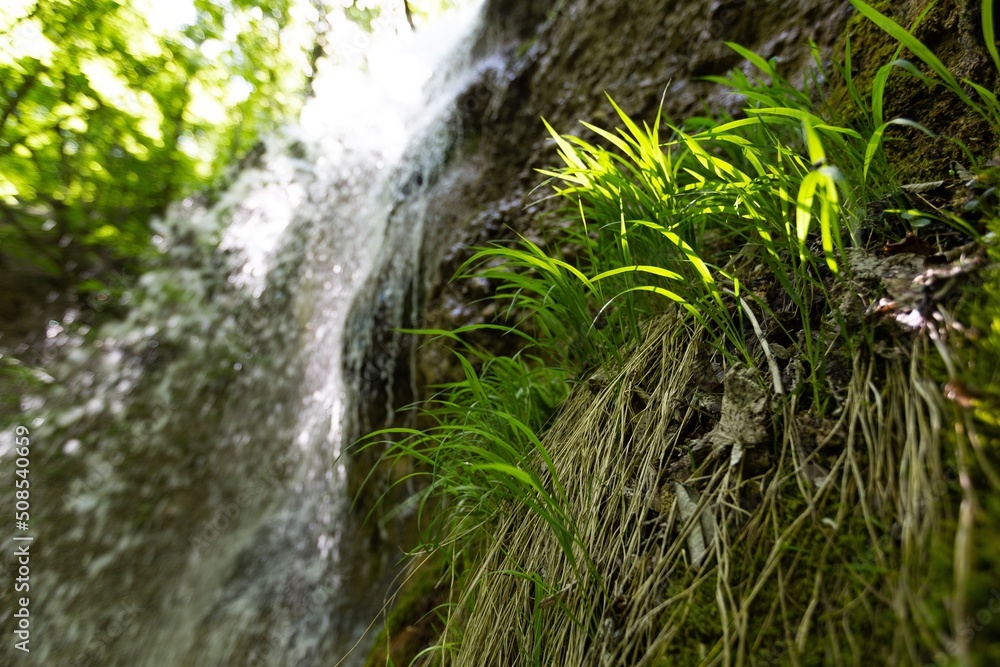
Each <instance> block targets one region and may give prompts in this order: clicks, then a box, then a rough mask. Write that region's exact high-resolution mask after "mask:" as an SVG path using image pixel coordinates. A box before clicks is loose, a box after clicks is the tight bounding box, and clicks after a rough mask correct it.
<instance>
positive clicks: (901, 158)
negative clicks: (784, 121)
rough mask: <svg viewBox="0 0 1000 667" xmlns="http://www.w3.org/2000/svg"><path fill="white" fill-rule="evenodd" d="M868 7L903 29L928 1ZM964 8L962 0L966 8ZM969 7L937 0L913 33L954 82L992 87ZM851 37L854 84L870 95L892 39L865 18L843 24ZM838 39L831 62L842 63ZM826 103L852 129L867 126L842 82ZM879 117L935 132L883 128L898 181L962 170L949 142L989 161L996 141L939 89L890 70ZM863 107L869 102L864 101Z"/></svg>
mask: <svg viewBox="0 0 1000 667" xmlns="http://www.w3.org/2000/svg"><path fill="white" fill-rule="evenodd" d="M870 4H871V5H872V6H873V7H875V9H877V10H879V11H880V12H882V13H883V14H886V15H887V16H889V17H890V18H892V19H893V20H894V21H895V22H896V23H898V24H900V25H902V26H903V27H905V28H910V27H911V26H914V24H916V23H917V21H918V19H919V17H920V14H921V13H922V12H923V11H924V9H925V8H926V7H927V6H928V5H929V4H930V2H929V1H928V0H908V1H906V2H901V3H890V2H881V1H880V2H871V3H870ZM966 4H967V3H966ZM974 13H975V12H973V10H972V9H970V8H969V7H967V6H965V4H961V3H958V2H956V0H943V1H942V2H938V3H936V4H935V5H934V6H933V8H932V9H931V10H930V11H929V12H927V14H926V16H925V17H924V18H923V19H922V20H920V21H919V24H917V26H916V29H915V30H914V35H915V36H916V37H917V38H918V39H919V40H921V41H922V42H923V43H924V44H925V45H927V46H928V47H929V48H930V49H931V50H932V51H933V52H934V53H935V55H937V56H938V57H939V58H940V59H941V60H942V62H944V64H945V65H946V66H947V67H948V69H949V70H951V72H952V73H953V74H955V75H956V77H957V78H959V79H962V78H972V79H974V80H976V81H977V82H978V83H981V84H983V85H985V86H986V87H987V88H992V89H994V90H996V84H997V79H996V72H995V71H994V70H995V68H994V67H993V66H992V64H991V62H990V60H989V56H988V54H987V52H986V49H985V47H984V46H983V44H982V38H981V34H980V32H979V30H980V28H979V19H978V16H976V15H974ZM847 36H850V43H851V51H852V53H853V57H852V65H853V67H854V70H855V71H854V72H853V76H854V80H855V86H856V87H857V89H858V90H861V91H870V90H871V84H872V81H873V79H874V78H875V75H876V73H877V72H878V70H879V68H881V67H882V66H883V65H885V64H887V63H890V62H892V60H893V58H894V56H895V53H896V48H897V42H896V41H895V40H894V39H892V38H891V37H889V36H888V35H887V34H886V33H885V32H883V31H882V30H881V29H880V28H878V27H877V26H876V25H874V24H873V23H872V22H871V21H869V20H868V19H866V18H865V17H863V16H861V15H860V14H857V15H855V16H854V17H852V18H851V20H850V21H848V24H847V28H846V30H845V39H846V37H847ZM845 39H842V40H841V43H840V47H839V49H838V59H839V60H840V61H841V62H843V54H844V45H845ZM900 57H901V58H904V59H907V60H910V61H911V62H913V63H914V64H916V65H918V67H920V68H921V69H926V68H924V67H923V66H922V64H921V63H920V62H919V60H918V59H917V58H915V57H914V56H913V55H912V54H911V53H910V52H909V51H907V50H905V49H904V50H903V51H902V53H901V54H900ZM830 98H831V99H833V100H834V104H835V106H837V107H838V108H839V111H840V112H842V113H844V114H845V116H846V117H847V118H848V120H850V121H852V122H853V123H855V124H864V123H866V122H870V110H861V109H857V108H852V106H851V104H850V101H849V96H848V95H847V90H846V87H845V86H844V85H843V82H839V83H837V84H836V85H835V86H834V90H833V91H832V92H831V95H830ZM884 100H885V109H884V119H885V120H891V119H893V118H908V119H911V120H914V121H917V122H918V123H921V124H922V125H924V126H925V127H927V128H928V129H930V130H931V131H933V132H935V133H936V134H938V135H939V137H938V138H932V137H929V136H927V135H925V134H923V133H921V132H919V131H918V130H915V129H912V128H890V129H889V131H888V132H887V133H886V137H885V140H884V149H885V153H886V156H887V158H888V159H889V162H890V164H892V165H893V166H894V167H895V168H896V169H898V172H899V176H900V178H901V179H902V180H903V181H904V182H921V181H930V180H936V179H940V178H942V177H943V176H945V175H947V173H948V169H949V168H950V166H951V164H952V163H953V162H956V161H957V162H959V163H961V164H963V165H964V166H965V167H967V168H973V167H974V166H975V165H969V164H967V162H968V161H969V160H968V157H967V156H966V155H965V153H964V152H963V151H962V149H961V148H960V146H959V145H958V144H957V143H956V142H955V141H954V140H959V141H961V142H963V143H964V144H965V145H966V146H968V148H969V149H970V150H971V151H972V153H973V154H975V155H979V156H987V157H988V156H989V155H990V154H991V153H992V151H993V149H994V148H995V146H996V144H997V139H998V137H997V135H996V133H995V131H994V129H993V128H992V127H990V124H989V123H988V122H986V121H985V120H983V119H981V118H979V117H974V116H971V115H968V114H964V113H956V110H957V109H962V106H963V105H962V103H961V101H960V100H959V99H958V98H957V97H956V96H955V95H954V94H952V93H948V92H946V91H945V90H944V88H943V87H935V88H933V89H932V90H927V89H926V87H925V86H924V85H923V84H921V83H919V82H918V81H917V80H916V79H914V78H913V77H912V76H911V75H909V74H907V73H904V72H903V71H902V70H900V69H898V68H897V69H896V71H894V72H893V73H892V74H891V75H890V77H889V80H888V83H887V85H886V89H885V95H884ZM866 101H867V102H868V103H869V105H870V99H867V100H866Z"/></svg>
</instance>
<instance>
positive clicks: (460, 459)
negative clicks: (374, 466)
mask: <svg viewBox="0 0 1000 667" xmlns="http://www.w3.org/2000/svg"><path fill="white" fill-rule="evenodd" d="M411 333H424V334H435V333H439V332H433V331H423V332H416V331H415V332H411ZM458 361H459V363H460V364H461V366H462V369H463V371H464V373H465V379H464V380H462V381H460V382H456V383H453V384H450V385H448V386H446V387H442V388H441V391H440V392H439V393H438V394H437V395H436V396H435V397H434V398H433V399H432V400H431V402H430V404H429V405H428V406H426V407H424V408H423V410H422V415H423V416H424V417H425V418H426V419H428V420H430V421H431V422H432V425H431V426H429V427H426V428H424V429H422V430H416V429H408V428H398V429H388V430H385V431H379V432H377V433H374V434H372V435H371V436H369V438H368V439H367V440H366V441H363V444H362V446H363V447H368V446H373V445H376V444H379V443H380V442H382V441H384V440H385V438H391V439H392V440H393V444H392V447H391V448H390V450H389V451H388V454H387V457H388V458H389V459H391V460H399V459H406V460H411V461H414V462H416V464H417V467H416V471H415V472H414V473H413V474H412V476H411V477H418V478H419V477H426V478H427V479H428V482H429V483H428V484H426V485H425V486H424V487H423V489H422V491H421V492H420V499H421V500H420V510H421V511H420V514H421V518H422V521H421V523H422V528H423V530H424V533H423V534H424V540H425V543H426V544H427V545H429V546H432V547H433V548H438V547H441V546H442V545H444V544H447V543H449V542H451V541H452V540H454V539H455V536H456V535H463V536H464V537H465V538H468V532H470V531H471V532H473V533H474V532H476V531H477V530H479V529H481V528H483V527H484V526H488V525H489V524H488V520H489V519H490V518H491V517H495V516H497V514H498V513H501V512H503V511H504V509H505V507H510V506H512V504H513V505H517V506H527V507H530V508H531V509H532V510H533V511H534V512H536V513H537V514H538V515H540V516H542V517H544V519H545V521H546V522H547V523H548V524H549V526H550V527H551V528H552V529H553V531H554V534H555V535H556V537H557V539H558V540H559V543H560V544H561V545H562V546H563V549H564V550H565V552H566V554H567V557H569V558H570V559H573V558H574V552H573V548H572V545H573V542H574V530H573V521H572V519H571V517H568V516H566V515H565V513H564V512H563V510H562V507H563V500H562V490H561V488H560V487H559V482H558V480H556V479H554V478H553V476H552V460H551V457H550V455H549V453H548V451H547V450H546V448H545V446H544V445H543V444H542V442H541V441H540V440H539V438H538V435H537V434H538V433H539V432H541V430H542V427H543V425H544V424H545V422H546V421H547V420H548V419H549V417H550V416H551V415H552V413H553V411H554V410H555V408H556V406H558V405H559V403H560V402H561V401H562V400H563V399H564V398H565V397H566V393H567V391H566V389H567V385H566V383H565V374H564V373H562V372H560V371H559V370H557V369H553V368H551V367H548V366H546V365H545V364H543V363H540V360H539V359H537V358H533V357H531V356H529V355H526V354H524V355H517V356H515V357H488V356H487V357H484V358H483V359H481V362H482V367H481V369H478V370H477V369H476V368H474V367H473V365H472V363H471V362H470V361H469V359H468V358H467V356H466V355H465V354H458ZM373 472H374V471H373ZM407 479H409V477H408V478H407ZM402 481H406V480H405V479H404V480H400V482H402Z"/></svg>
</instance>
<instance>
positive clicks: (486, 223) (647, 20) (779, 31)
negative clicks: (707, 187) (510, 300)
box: [345, 0, 851, 469]
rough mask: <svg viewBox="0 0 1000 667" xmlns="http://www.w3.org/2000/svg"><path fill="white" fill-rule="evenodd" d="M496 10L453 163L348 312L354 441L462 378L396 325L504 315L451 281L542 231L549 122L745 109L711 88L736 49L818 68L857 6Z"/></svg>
mask: <svg viewBox="0 0 1000 667" xmlns="http://www.w3.org/2000/svg"><path fill="white" fill-rule="evenodd" d="M483 11H484V18H485V20H484V22H483V25H482V27H481V29H480V31H479V36H478V38H477V41H476V43H475V44H474V46H473V48H472V52H473V57H474V58H478V59H479V62H480V65H479V66H478V67H477V68H476V69H477V75H476V77H475V78H474V80H473V81H472V82H471V83H469V84H468V85H467V86H466V88H465V89H464V90H463V91H462V92H460V93H459V94H458V95H457V96H456V98H455V100H454V102H453V105H454V108H455V112H454V114H453V119H452V122H453V123H454V124H455V131H454V132H453V133H451V134H450V142H451V143H450V145H449V146H448V147H447V148H446V149H445V150H444V152H445V154H446V155H447V158H446V163H445V165H444V167H443V168H442V169H441V170H440V171H439V172H438V173H437V174H435V175H434V177H433V178H423V179H421V183H420V186H419V187H411V188H408V189H403V190H401V191H400V193H399V200H398V201H397V203H396V205H395V207H394V210H393V213H392V215H391V216H390V222H389V227H388V231H387V237H386V244H385V249H384V251H383V256H382V259H381V268H380V269H376V270H375V271H373V274H372V275H373V278H372V281H371V282H370V284H369V285H368V286H367V287H366V289H365V290H363V291H362V294H361V296H360V298H359V299H358V301H357V303H356V304H355V308H354V310H353V312H352V314H351V316H350V318H349V324H348V330H349V331H355V332H357V335H356V336H354V337H353V338H352V337H351V336H349V337H348V338H349V340H348V341H347V345H348V346H349V347H350V346H353V347H354V348H355V349H353V351H352V352H351V353H350V354H347V355H345V359H348V365H349V367H348V369H347V376H348V377H349V378H352V377H353V378H355V380H356V384H355V386H356V387H357V389H358V391H357V394H358V395H359V401H358V403H359V405H358V409H357V411H356V413H355V414H354V415H353V418H352V419H351V428H350V430H351V431H352V435H354V436H356V437H357V436H360V435H363V434H364V433H366V432H368V431H370V430H371V429H377V428H380V427H383V426H385V425H387V424H390V423H393V422H394V421H398V420H399V419H400V417H399V414H398V413H393V409H394V408H399V407H400V406H402V405H405V404H407V403H409V402H411V401H413V400H414V399H416V398H419V397H420V396H421V395H422V394H423V393H424V389H423V388H424V387H427V386H428V385H430V384H435V383H439V382H442V381H447V380H451V379H455V377H456V376H455V372H456V365H455V364H454V361H453V358H452V356H451V355H450V354H448V353H447V352H442V351H441V350H437V351H434V350H432V349H424V350H420V351H419V352H415V350H414V339H413V338H412V337H408V336H403V335H401V334H398V333H395V332H394V331H393V329H395V328H399V327H414V326H416V327H431V328H443V329H451V328H455V327H457V326H460V325H462V324H467V323H470V322H476V321H482V320H483V319H486V318H489V317H491V316H492V311H491V310H490V309H489V308H488V307H484V306H485V304H482V303H480V304H477V305H470V304H473V302H474V301H476V299H482V298H483V297H485V296H489V295H488V291H487V293H483V289H482V286H481V285H478V284H476V283H475V282H474V281H464V282H451V278H452V277H453V275H454V274H455V271H456V269H457V268H458V267H459V266H460V265H461V264H462V262H464V261H465V260H466V259H468V257H469V256H470V255H471V248H472V247H474V246H478V245H483V244H485V243H488V242H490V241H493V240H497V239H501V238H511V237H513V236H514V233H515V232H517V233H523V234H527V235H529V236H536V235H538V233H539V230H540V228H541V226H542V224H543V220H544V218H545V213H546V212H547V210H548V209H549V208H551V202H540V201H539V200H541V199H542V197H544V196H546V195H547V194H548V193H547V192H544V191H535V192H533V190H534V189H535V188H536V187H537V186H538V185H539V184H540V183H541V182H542V180H543V179H542V177H541V176H539V175H538V174H537V173H536V172H535V170H536V169H539V168H545V167H549V166H551V165H553V164H554V163H555V160H556V152H555V149H554V147H553V145H552V142H551V141H548V140H547V135H546V132H545V129H544V126H543V125H542V122H541V118H542V117H544V118H546V119H547V120H548V121H549V122H550V123H551V124H552V125H553V127H555V128H556V129H557V130H558V131H561V132H577V131H581V130H582V129H583V128H581V127H580V126H579V124H578V122H577V121H578V120H580V119H587V120H589V121H592V122H594V123H596V124H598V125H601V124H606V125H614V124H615V123H614V119H613V117H612V116H613V114H614V111H613V110H612V109H611V107H610V105H609V104H608V102H607V99H606V97H605V93H608V94H610V95H611V96H612V97H613V98H614V99H615V100H616V102H617V103H618V104H619V105H620V106H621V107H622V109H623V110H625V111H626V112H627V113H629V114H631V115H633V116H636V117H639V118H647V119H650V120H651V119H652V117H653V116H654V115H655V113H656V110H657V108H658V107H659V105H660V103H661V100H662V103H663V108H664V115H665V117H667V118H671V119H676V120H678V121H679V120H682V119H684V118H686V117H689V116H691V115H694V114H697V113H702V112H703V111H704V107H703V104H705V105H707V106H708V107H709V108H714V109H728V110H735V109H736V108H738V106H739V103H740V101H739V100H737V99H735V98H734V97H733V96H731V95H728V94H727V93H726V92H725V91H723V90H721V89H719V88H718V87H717V86H715V85H714V84H709V83H706V82H704V81H700V80H699V77H704V76H708V75H722V74H725V73H726V72H727V71H728V70H729V69H731V68H732V67H735V66H740V65H741V59H740V58H739V56H738V55H736V54H735V53H734V52H733V51H732V50H731V49H729V48H728V47H727V46H726V45H725V42H726V41H734V42H738V43H740V44H742V45H744V46H746V47H748V48H751V49H753V50H754V51H756V52H757V53H759V54H760V55H762V56H764V57H766V58H771V57H777V58H779V60H780V61H781V63H782V68H783V69H784V71H785V73H786V75H787V76H788V77H789V78H791V79H792V80H796V79H798V78H801V75H802V72H803V71H804V70H805V68H806V67H808V66H809V65H810V64H811V55H810V53H809V50H808V47H807V44H808V41H809V40H810V39H812V40H814V41H816V43H817V44H818V45H819V46H820V48H821V49H824V50H826V51H830V50H832V47H833V45H834V43H835V42H836V40H837V38H838V36H839V35H840V34H841V32H842V31H843V29H844V26H845V24H846V22H847V19H848V17H849V16H850V13H851V10H850V4H849V3H848V2H846V0H845V1H842V2H835V3H829V2H820V1H819V0H799V1H792V0H783V1H779V2H766V3H763V2H751V1H749V0H722V1H720V0H699V1H692V2H677V1H676V0H640V1H634V0H548V1H544V2H538V1H535V0H488V2H487V4H486V6H485V7H484V10H483ZM742 66H744V67H747V65H746V64H745V63H743V65H742ZM438 149H439V148H438ZM438 149H435V150H438ZM404 180H406V179H404ZM411 180H412V179H410V180H406V182H408V183H409V182H411ZM414 248H417V249H418V250H417V251H416V252H413V251H412V250H411V249H414ZM497 343H498V344H502V343H501V342H499V341H497ZM364 468H365V465H363V462H362V464H361V465H358V466H357V469H364Z"/></svg>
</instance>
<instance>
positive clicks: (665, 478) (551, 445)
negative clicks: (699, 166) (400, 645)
mask: <svg viewBox="0 0 1000 667" xmlns="http://www.w3.org/2000/svg"><path fill="white" fill-rule="evenodd" d="M700 340H701V333H700V331H697V330H692V328H691V325H690V324H688V323H687V322H686V321H685V320H684V319H682V318H680V317H676V316H667V317H663V318H660V319H657V320H656V321H654V322H652V323H651V324H650V325H649V326H648V327H647V329H646V331H645V336H644V340H643V343H642V344H641V345H639V346H638V347H637V348H636V349H634V350H633V353H632V354H631V355H630V356H629V358H628V359H627V361H626V363H625V365H624V367H623V368H622V369H621V371H620V372H619V373H618V375H617V376H616V377H613V378H609V379H608V380H607V381H605V380H604V379H603V378H602V377H600V376H598V377H595V378H591V381H590V382H589V383H587V384H585V385H583V386H581V387H580V388H579V389H578V390H577V391H575V392H574V393H573V395H572V396H571V398H570V399H569V400H568V401H567V403H566V404H565V406H564V407H563V409H562V411H561V413H560V415H559V417H558V419H557V420H556V421H555V422H554V424H553V425H552V427H551V429H549V431H548V433H547V435H546V436H545V438H544V442H545V443H546V447H547V449H548V451H549V452H550V454H551V456H552V459H553V463H554V471H555V474H556V475H558V477H559V479H560V481H561V483H562V485H563V488H564V489H565V493H566V502H567V504H568V506H567V507H566V514H567V515H568V516H570V517H574V518H575V519H576V521H577V526H576V528H577V531H578V532H577V537H578V539H579V545H578V547H577V549H578V558H577V560H578V562H580V563H586V566H585V567H581V568H580V569H579V571H577V570H574V568H573V567H572V565H571V564H570V562H569V561H568V559H567V558H566V557H565V554H564V551H563V549H562V548H561V546H560V544H559V543H558V541H557V540H556V539H555V537H554V536H553V534H552V531H551V530H550V529H549V527H548V525H547V524H546V523H545V521H543V520H542V519H540V518H539V517H538V516H537V515H536V514H534V513H532V512H531V511H529V510H527V509H526V508H525V507H523V506H512V507H510V508H509V512H508V513H506V514H505V516H503V518H502V519H501V520H500V521H499V524H498V526H497V528H496V532H495V536H496V539H495V540H493V541H492V542H491V543H490V544H488V545H487V546H486V547H485V551H484V553H483V554H481V557H480V558H479V559H478V563H477V565H476V566H475V567H474V568H472V569H471V570H470V571H468V572H467V573H466V574H465V577H464V579H463V580H462V581H461V583H460V585H459V586H458V587H457V588H456V590H455V591H454V592H455V597H454V598H453V599H454V600H455V601H456V602H457V604H455V605H454V606H452V607H449V608H448V610H447V615H448V618H447V625H446V630H445V632H444V633H443V635H442V637H441V640H440V642H439V645H438V653H437V654H436V655H437V656H438V657H439V658H440V660H441V664H447V665H456V666H458V665H470V666H472V665H475V666H477V667H478V666H482V665H528V664H536V665H621V666H626V665H647V664H705V665H766V664H793V665H795V664H844V665H847V664H861V663H863V662H869V661H872V660H875V662H876V663H878V664H890V663H893V662H894V663H895V664H917V663H919V662H920V661H921V660H922V659H924V658H925V657H926V656H927V655H931V654H934V653H936V652H938V651H946V652H951V653H954V654H956V655H957V656H959V657H960V656H961V655H962V653H963V652H964V651H965V650H967V647H963V646H962V645H961V641H960V637H955V638H954V641H955V643H950V642H951V641H952V640H951V639H950V638H948V637H945V636H942V635H941V634H940V633H939V630H938V629H937V628H938V624H936V623H934V622H933V621H932V619H930V618H929V614H930V612H929V606H930V605H932V604H933V603H934V602H935V601H934V600H933V599H932V598H933V597H934V596H933V595H929V593H930V591H929V590H928V586H929V585H930V584H929V583H928V571H929V567H930V566H931V563H929V560H928V555H929V554H931V553H932V552H935V551H936V550H940V549H941V548H942V547H944V548H949V547H950V546H951V545H952V544H954V546H955V551H954V557H955V562H956V564H957V563H959V562H960V561H961V560H962V558H963V554H962V553H961V548H962V544H964V543H966V542H967V538H965V537H963V534H962V531H963V529H964V528H963V526H964V524H963V523H962V522H961V521H959V522H958V524H957V525H958V526H959V531H958V534H957V535H956V534H954V529H953V528H954V526H955V525H956V522H955V519H956V517H958V518H960V517H961V516H962V512H961V511H959V509H958V508H957V507H956V496H955V489H954V488H953V486H952V485H948V484H947V483H946V482H945V480H948V479H955V475H951V474H948V470H946V466H948V465H950V463H949V462H950V461H952V460H953V456H952V455H951V454H950V453H949V452H945V451H943V447H944V446H945V445H944V442H945V440H944V439H943V438H942V428H943V425H944V422H945V416H944V413H943V410H942V403H941V399H940V392H939V391H938V389H937V387H936V385H935V384H934V383H932V382H931V381H930V380H929V379H928V377H927V371H926V369H925V368H924V367H923V366H922V363H921V362H920V360H921V359H925V358H927V351H928V350H927V349H926V348H927V346H928V344H929V343H928V340H927V338H926V337H924V336H919V337H917V338H916V339H915V340H914V342H913V343H912V347H911V348H910V349H905V350H904V349H901V348H899V347H893V348H892V349H891V353H890V354H888V355H887V356H878V355H874V354H870V353H862V354H859V355H857V357H856V358H855V359H854V360H853V367H852V369H851V372H850V377H849V379H848V380H847V382H846V385H845V390H846V396H845V398H844V401H843V405H842V409H841V410H840V411H839V413H838V414H837V415H836V416H835V418H834V419H827V420H825V421H823V422H821V424H820V428H819V429H818V430H816V429H809V428H806V427H805V425H806V424H808V423H809V422H810V418H809V417H808V415H807V414H806V413H802V412H800V411H799V410H798V406H797V400H798V394H793V395H792V396H790V397H787V398H780V397H776V396H772V400H774V407H775V409H776V414H778V415H780V417H778V418H776V420H775V423H774V428H775V431H776V433H775V438H774V443H775V444H774V445H773V447H774V449H772V445H771V444H770V443H769V444H768V445H766V446H765V445H762V444H757V445H752V446H748V447H747V448H746V449H745V451H744V454H743V460H742V462H740V463H738V464H736V465H731V461H730V455H731V448H726V447H723V448H719V449H718V450H717V451H715V453H714V454H713V453H712V452H699V453H697V454H693V453H692V449H691V445H692V440H693V438H692V437H691V436H692V435H699V434H700V435H702V436H704V434H705V429H706V428H707V427H708V426H709V425H706V424H704V423H700V422H703V421H704V420H703V418H702V417H700V416H699V413H700V412H703V409H702V408H700V407H699V406H698V404H697V403H698V401H697V399H696V396H695V394H696V392H697V391H698V389H697V387H698V386H699V383H700V382H701V381H702V380H703V378H699V374H703V373H705V372H707V370H708V368H707V367H706V365H705V364H706V361H705V360H706V355H707V352H706V350H705V349H704V346H703V345H702V344H701V342H700ZM760 377H761V378H762V382H763V378H766V377H767V376H766V370H765V373H764V374H761V375H760ZM693 399H695V400H693ZM696 422H699V423H698V424H696ZM697 449H698V448H697V447H695V450H697ZM698 456H703V458H702V460H699V461H694V463H693V465H692V460H693V457H698ZM754 469H757V471H756V473H755V472H754ZM761 469H762V470H761ZM679 495H680V496H681V497H680V498H679V497H678V496H679ZM702 548H704V553H703V554H701V553H700V552H701V549H702ZM949 550H950V549H949ZM699 560H700V561H701V562H700V563H699V562H698V561H699ZM959 570H960V568H959ZM957 571H958V570H957ZM956 576H957V577H959V576H960V572H959V573H958V574H957V575H956ZM955 583H956V584H960V583H961V582H960V581H956V582H955ZM961 589H962V586H961V585H956V586H955V587H954V589H953V590H954V591H956V592H957V591H959V590H961ZM959 597H960V596H959ZM959 597H955V598H953V600H952V603H951V612H952V615H953V616H954V617H955V618H961V617H962V615H963V613H964V611H963V609H962V605H961V600H960V599H959ZM953 627H957V626H955V625H954V624H953ZM883 661H884V662H883Z"/></svg>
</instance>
